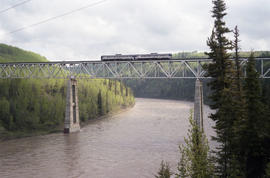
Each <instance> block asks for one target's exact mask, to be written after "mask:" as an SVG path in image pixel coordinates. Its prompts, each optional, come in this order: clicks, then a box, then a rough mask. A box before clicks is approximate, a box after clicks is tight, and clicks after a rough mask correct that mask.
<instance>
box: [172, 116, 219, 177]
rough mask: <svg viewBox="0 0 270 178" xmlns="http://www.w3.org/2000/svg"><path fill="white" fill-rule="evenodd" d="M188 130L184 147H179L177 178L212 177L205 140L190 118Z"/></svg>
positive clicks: (211, 167) (210, 162) (211, 165)
mask: <svg viewBox="0 0 270 178" xmlns="http://www.w3.org/2000/svg"><path fill="white" fill-rule="evenodd" d="M189 123H190V128H189V130H188V138H185V145H180V146H179V149H180V153H181V158H180V161H179V163H178V173H177V177H179V178H185V177H192V178H202V177H203V178H207V177H213V168H214V166H213V164H212V161H211V159H210V153H209V146H208V141H207V138H206V136H205V134H204V132H203V131H201V130H200V129H199V128H198V126H197V125H196V123H195V122H194V120H193V118H192V112H191V114H190V117H189Z"/></svg>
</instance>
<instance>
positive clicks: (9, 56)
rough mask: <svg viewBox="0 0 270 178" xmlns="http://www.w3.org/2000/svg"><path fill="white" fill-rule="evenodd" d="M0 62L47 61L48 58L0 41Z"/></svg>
mask: <svg viewBox="0 0 270 178" xmlns="http://www.w3.org/2000/svg"><path fill="white" fill-rule="evenodd" d="M0 62H1V63H6V62H48V60H47V59H46V58H45V57H43V56H41V55H39V54H37V53H33V52H30V51H25V50H22V49H20V48H17V47H14V46H9V45H6V44H2V43H0Z"/></svg>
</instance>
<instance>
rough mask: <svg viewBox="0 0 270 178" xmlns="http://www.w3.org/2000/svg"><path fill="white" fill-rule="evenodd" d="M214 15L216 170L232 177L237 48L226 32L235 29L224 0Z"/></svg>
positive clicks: (212, 67)
mask: <svg viewBox="0 0 270 178" xmlns="http://www.w3.org/2000/svg"><path fill="white" fill-rule="evenodd" d="M212 2H213V4H214V7H213V10H212V17H213V18H214V28H213V30H212V34H211V36H210V37H209V38H208V40H207V45H208V46H209V48H210V52H208V53H206V54H207V55H208V56H209V57H210V58H211V59H212V60H213V62H212V63H211V64H209V65H208V66H207V72H208V76H209V77H212V79H211V81H210V82H209V83H208V85H209V86H210V89H211V91H212V93H211V95H210V99H211V101H212V104H211V105H210V108H211V109H213V110H215V111H216V112H215V113H212V114H211V115H210V118H211V119H212V120H213V121H215V126H214V129H215V131H216V136H215V137H213V139H214V140H215V141H217V142H218V147H217V148H216V152H215V155H216V160H217V163H216V171H217V175H218V176H220V177H231V176H232V175H235V174H236V170H235V157H236V156H235V152H236V151H235V148H234V145H235V140H236V138H235V131H234V128H235V127H234V125H235V123H237V120H238V114H237V111H236V110H237V109H236V107H235V106H237V102H236V98H237V85H236V82H235V77H236V70H235V65H234V63H233V62H232V61H231V60H230V59H229V58H230V54H229V51H230V50H232V49H233V43H232V41H230V40H229V39H227V37H226V34H228V33H230V32H231V31H230V30H229V28H227V27H226V23H225V21H224V20H223V18H224V16H226V12H225V11H226V4H225V2H224V1H223V0H213V1H212Z"/></svg>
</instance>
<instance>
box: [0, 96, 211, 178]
mask: <svg viewBox="0 0 270 178" xmlns="http://www.w3.org/2000/svg"><path fill="white" fill-rule="evenodd" d="M192 108H193V103H191V102H185V101H174V100H160V99H142V98H137V99H136V104H135V106H134V107H133V108H131V109H129V110H127V111H125V112H122V113H120V114H116V115H114V116H110V117H107V118H106V119H102V120H96V121H93V122H91V123H90V124H88V125H87V126H85V127H83V128H82V130H81V132H78V133H73V134H69V135H65V134H63V133H55V134H49V135H44V136H35V137H29V138H22V139H15V140H9V141H4V142H0V177H1V178H5V177H8V178H9V177H10V178H24V177H25V178H31V177H33V178H39V177H41V178H43V177H44V178H77V177H82V178H148V177H151V178H153V177H154V175H155V174H156V173H157V172H158V169H159V167H160V162H161V161H162V160H164V161H166V162H168V163H169V164H170V166H171V167H172V169H173V170H174V171H176V167H177V162H178V161H179V159H180V154H179V149H178V145H179V144H181V143H184V137H185V136H186V134H187V130H188V126H189V123H188V117H189V113H190V109H192ZM204 111H205V114H204V128H205V131H206V133H207V135H208V136H209V135H212V134H213V131H212V129H211V124H212V122H210V121H209V119H208V118H207V115H208V114H209V111H210V110H209V109H208V107H204Z"/></svg>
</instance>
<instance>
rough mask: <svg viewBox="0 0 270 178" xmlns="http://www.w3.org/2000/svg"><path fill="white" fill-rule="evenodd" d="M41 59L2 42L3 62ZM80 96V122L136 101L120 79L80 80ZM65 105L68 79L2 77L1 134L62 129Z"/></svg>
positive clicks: (0, 47) (0, 82)
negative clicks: (9, 78) (112, 86)
mask: <svg viewBox="0 0 270 178" xmlns="http://www.w3.org/2000/svg"><path fill="white" fill-rule="evenodd" d="M41 61H43V62H46V61H47V60H46V58H44V57H42V56H40V55H38V54H35V53H32V52H29V51H24V50H21V49H19V48H16V47H12V46H8V45H5V44H0V62H41ZM18 72H19V71H18ZM24 72H27V71H24ZM32 72H39V71H38V70H37V71H32ZM112 83H114V86H115V88H114V91H112V88H111V84H112ZM97 96H98V97H97ZM78 97H79V115H80V120H81V121H87V120H90V119H94V118H97V117H99V116H101V115H104V114H106V113H108V112H114V111H116V110H118V109H120V108H125V107H128V106H131V105H133V104H134V97H133V94H132V92H131V90H130V89H129V88H126V87H125V86H124V85H123V84H120V82H118V81H112V80H107V79H97V80H80V81H78ZM105 101H106V102H105ZM65 107H66V81H65V80H58V79H47V80H46V79H12V80H8V79H5V80H4V79H3V80H0V134H1V135H0V137H1V136H2V135H3V134H4V135H5V134H12V133H16V132H20V133H24V132H39V131H45V132H46V131H50V130H52V131H54V130H55V129H58V128H59V129H61V130H62V129H63V123H64V116H65Z"/></svg>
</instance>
